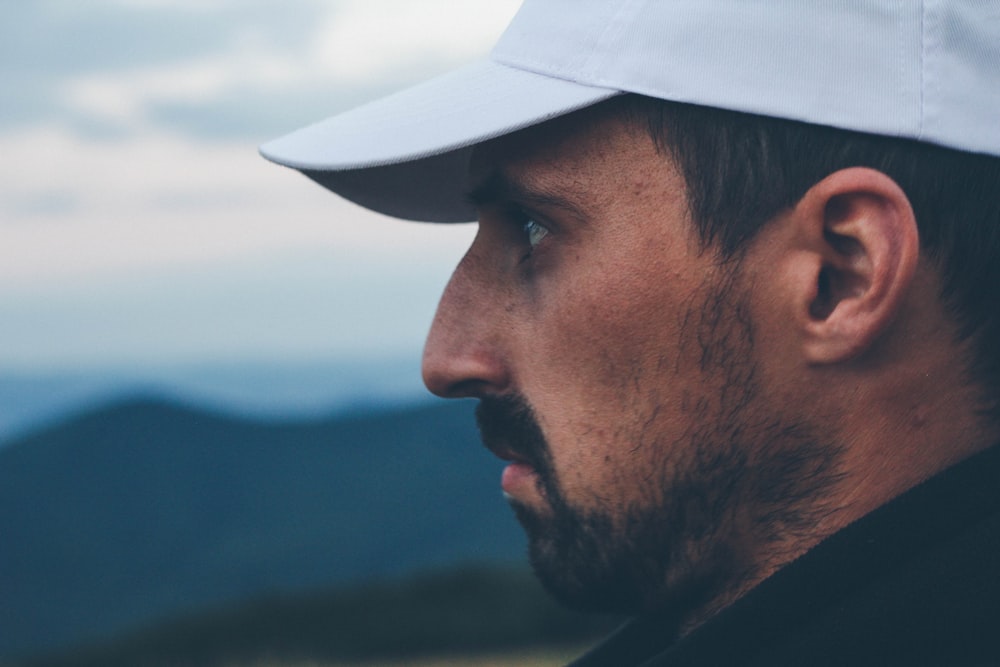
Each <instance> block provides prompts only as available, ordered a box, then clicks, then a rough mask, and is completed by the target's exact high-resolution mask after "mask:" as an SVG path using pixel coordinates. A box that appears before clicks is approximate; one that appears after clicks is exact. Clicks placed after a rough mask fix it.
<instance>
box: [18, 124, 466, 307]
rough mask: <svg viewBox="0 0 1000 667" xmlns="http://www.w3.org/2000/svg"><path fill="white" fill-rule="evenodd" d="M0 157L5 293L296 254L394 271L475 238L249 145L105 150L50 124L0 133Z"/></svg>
mask: <svg viewBox="0 0 1000 667" xmlns="http://www.w3.org/2000/svg"><path fill="white" fill-rule="evenodd" d="M0 153H2V154H3V155H4V156H5V159H4V161H3V162H2V163H0V220H3V221H4V222H3V223H0V291H3V290H11V289H24V288H25V287H26V286H28V285H31V284H37V283H44V282H53V281H63V280H67V279H73V280H78V279H81V278H83V279H85V278H86V277H87V276H92V275H97V274H109V273H118V272H122V271H126V270H142V269H146V268H149V267H162V266H176V265H181V264H185V263H192V262H194V263H197V262H211V261H218V260H230V259H233V258H241V257H247V256H262V255H267V254H269V253H274V252H279V251H282V250H287V249H295V248H316V247H326V248H336V249H338V250H349V251H350V252H352V253H359V254H361V255H364V254H366V253H369V254H371V255H372V258H373V259H372V261H374V262H379V261H381V262H385V263H386V264H387V265H391V264H392V263H393V262H394V261H395V260H396V259H397V258H398V256H399V255H400V254H401V253H402V254H408V253H410V252H414V251H416V252H419V253H427V254H428V255H429V256H431V257H443V256H448V257H453V256H454V255H455V254H456V253H457V252H459V251H460V249H461V248H462V247H463V246H464V245H465V244H467V243H468V241H469V238H470V236H469V234H470V233H471V230H469V229H468V228H467V226H466V228H465V229H461V228H459V227H446V226H444V227H443V226H429V225H419V224H412V223H410V224H408V223H402V222H399V221H396V220H391V219H389V218H385V217H383V216H379V215H376V214H373V213H370V212H367V211H365V210H363V209H360V208H358V207H357V206H354V205H352V204H349V203H347V202H345V201H343V200H341V199H339V198H337V197H335V196H334V195H332V194H330V193H328V192H326V191H324V190H322V189H321V188H319V187H317V186H316V185H315V184H313V183H311V182H310V181H308V180H307V179H305V178H304V177H302V176H301V175H299V174H297V173H296V172H294V171H291V170H287V169H283V168H280V167H276V166H274V165H272V164H270V163H268V162H266V161H264V160H263V159H262V158H260V157H259V156H258V155H257V152H256V148H255V146H254V145H253V144H251V143H241V142H232V143H226V144H211V145H203V144H200V143H197V142H195V141H193V140H190V139H187V138H185V137H183V136H176V135H168V134H146V135H142V136H141V137H137V138H132V139H129V140H128V141H125V142H116V143H108V142H103V141H98V140H93V139H88V138H84V137H78V136H76V135H74V134H72V133H69V132H66V131H65V130H62V129H60V128H58V127H52V128H38V129H35V130H32V131H27V132H21V133H14V134H6V135H0ZM26 164H31V165H34V168H32V169H25V168H24V165H26ZM26 213H30V215H31V219H30V224H28V223H27V222H26V221H25V220H24V217H23V216H24V215H25V214H26Z"/></svg>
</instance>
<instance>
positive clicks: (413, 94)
mask: <svg viewBox="0 0 1000 667" xmlns="http://www.w3.org/2000/svg"><path fill="white" fill-rule="evenodd" d="M617 94H619V91H617V90H611V89H607V88H596V87H593V86H585V85H581V84H578V83H574V82H571V81H565V80H562V79H556V78H552V77H549V76H543V75H540V74H535V73H533V72H528V71H524V70H520V69H514V68H512V67H507V66H505V65H502V64H499V63H497V62H494V61H492V60H482V61H479V62H476V63H473V64H471V65H468V66H466V67H463V68H461V69H458V70H455V71H453V72H450V73H448V74H445V75H442V76H440V77H437V78H435V79H431V80H430V81H427V82H425V83H423V84H420V85H418V86H415V87H413V88H409V89H406V90H403V91H401V92H399V93H396V94H394V95H391V96H389V97H385V98H382V99H380V100H377V101H375V102H371V103H369V104H366V105H364V106H361V107H358V108H356V109H353V110H351V111H348V112H345V113H343V114H340V115H338V116H334V117H332V118H328V119H326V120H324V121H322V122H320V123H317V124H315V125H311V126H309V127H306V128H303V129H301V130H298V131H296V132H293V133H291V134H289V135H286V136H284V137H281V138H279V139H276V140H274V141H271V142H269V143H267V144H264V145H263V146H261V148H260V152H261V155H263V156H264V157H265V158H267V159H268V160H271V161H273V162H276V163H278V164H282V165H285V166H287V167H292V168H294V169H298V170H300V171H302V172H303V173H304V174H306V175H307V176H309V177H310V178H312V179H313V180H315V181H316V182H318V183H320V184H321V185H323V186H324V187H327V188H329V189H330V190H333V191H334V192H336V193H337V194H339V195H341V196H343V197H345V198H347V199H349V200H351V201H354V202H356V203H358V204H360V205H362V206H365V207H366V208H370V209H372V210H375V211H378V212H380V213H385V214H387V215H391V216H394V217H399V218H406V219H409V220H425V221H429V222H464V221H469V220H473V219H475V213H474V211H473V210H472V208H471V207H470V206H469V205H468V203H467V202H466V201H465V196H464V189H465V185H466V183H465V181H466V176H467V171H468V163H469V157H470V155H471V152H472V147H473V146H475V145H476V144H478V143H481V142H483V141H487V140H489V139H494V138H496V137H499V136H502V135H504V134H508V133H510V132H514V131H516V130H519V129H523V128H525V127H529V126H531V125H536V124H538V123H541V122H544V121H546V120H549V119H551V118H555V117H557V116H561V115H563V114H566V113H569V112H572V111H575V110H577V109H582V108H584V107H587V106H590V105H592V104H595V103H597V102H600V101H601V100H605V99H608V98H610V97H613V96H614V95H617Z"/></svg>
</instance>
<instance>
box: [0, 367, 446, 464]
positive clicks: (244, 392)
mask: <svg viewBox="0 0 1000 667" xmlns="http://www.w3.org/2000/svg"><path fill="white" fill-rule="evenodd" d="M136 393H141V394H144V395H156V396H161V397H167V398H169V399H170V400H173V401H177V402H181V403H186V404H192V403H193V404H196V405H199V406H202V407H206V408H209V409H211V410H213V411H217V412H225V413H230V414H235V415H239V416H242V417H261V418H266V419H281V418H284V419H290V418H297V419H301V418H306V417H322V416H327V415H329V414H330V413H331V412H333V411H343V410H351V409H356V408H359V407H373V406H399V405H402V404H405V403H412V402H413V401H415V400H417V399H418V398H419V397H426V396H427V390H426V389H424V388H423V387H422V385H421V383H420V355H419V354H411V355H407V356H405V357H400V358H391V357H390V358H385V359H364V358H362V359H357V360H353V361H352V360H340V361H328V362H316V361H312V360H311V361H309V362H298V363H297V362H292V361H285V362H270V363H269V362H231V363H225V362H215V363H204V364H188V365H170V366H145V367H136V368H128V367H102V368H84V369H78V370H62V371H39V370H35V371H28V370H20V371H18V370H15V369H4V370H2V371H0V447H2V446H3V444H4V443H5V442H6V441H9V440H11V439H13V438H15V437H18V436H22V435H24V434H26V433H29V432H31V431H34V430H38V429H39V428H43V427H45V426H47V425H50V424H52V423H54V422H56V421H60V420H63V419H65V418H66V417H67V416H68V415H74V414H81V413H83V412H88V411H91V410H94V409H96V408H98V407H101V406H103V405H107V404H108V403H112V402H115V401H120V400H122V399H124V398H126V397H128V396H132V395H135V394H136Z"/></svg>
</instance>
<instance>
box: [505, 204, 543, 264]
mask: <svg viewBox="0 0 1000 667" xmlns="http://www.w3.org/2000/svg"><path fill="white" fill-rule="evenodd" d="M509 214H510V217H511V219H512V220H513V221H514V222H515V223H516V224H518V225H520V227H521V230H520V231H521V233H522V234H524V240H525V243H526V244H527V246H528V252H527V253H526V254H525V256H524V258H523V259H528V258H529V257H531V254H532V253H533V252H534V251H535V248H537V247H538V244H539V243H541V242H542V240H543V239H544V238H545V237H546V236H548V235H549V228H548V227H546V226H545V225H544V224H542V223H540V222H538V220H536V219H535V216H534V215H532V214H531V213H529V212H527V211H525V210H524V209H521V208H514V209H512V210H510V211H509Z"/></svg>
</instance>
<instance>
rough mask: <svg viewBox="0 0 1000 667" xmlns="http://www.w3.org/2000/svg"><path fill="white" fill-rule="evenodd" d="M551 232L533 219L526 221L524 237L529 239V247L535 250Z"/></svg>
mask: <svg viewBox="0 0 1000 667" xmlns="http://www.w3.org/2000/svg"><path fill="white" fill-rule="evenodd" d="M548 234H549V230H548V229H546V228H545V227H543V226H542V225H540V224H539V223H537V222H535V221H534V220H532V219H531V218H528V219H527V220H525V221H524V235H525V236H526V237H527V239H528V246H529V247H530V248H531V249H532V250H534V249H535V247H536V246H538V244H539V243H541V242H542V239H544V238H545V237H546V236H548Z"/></svg>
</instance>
